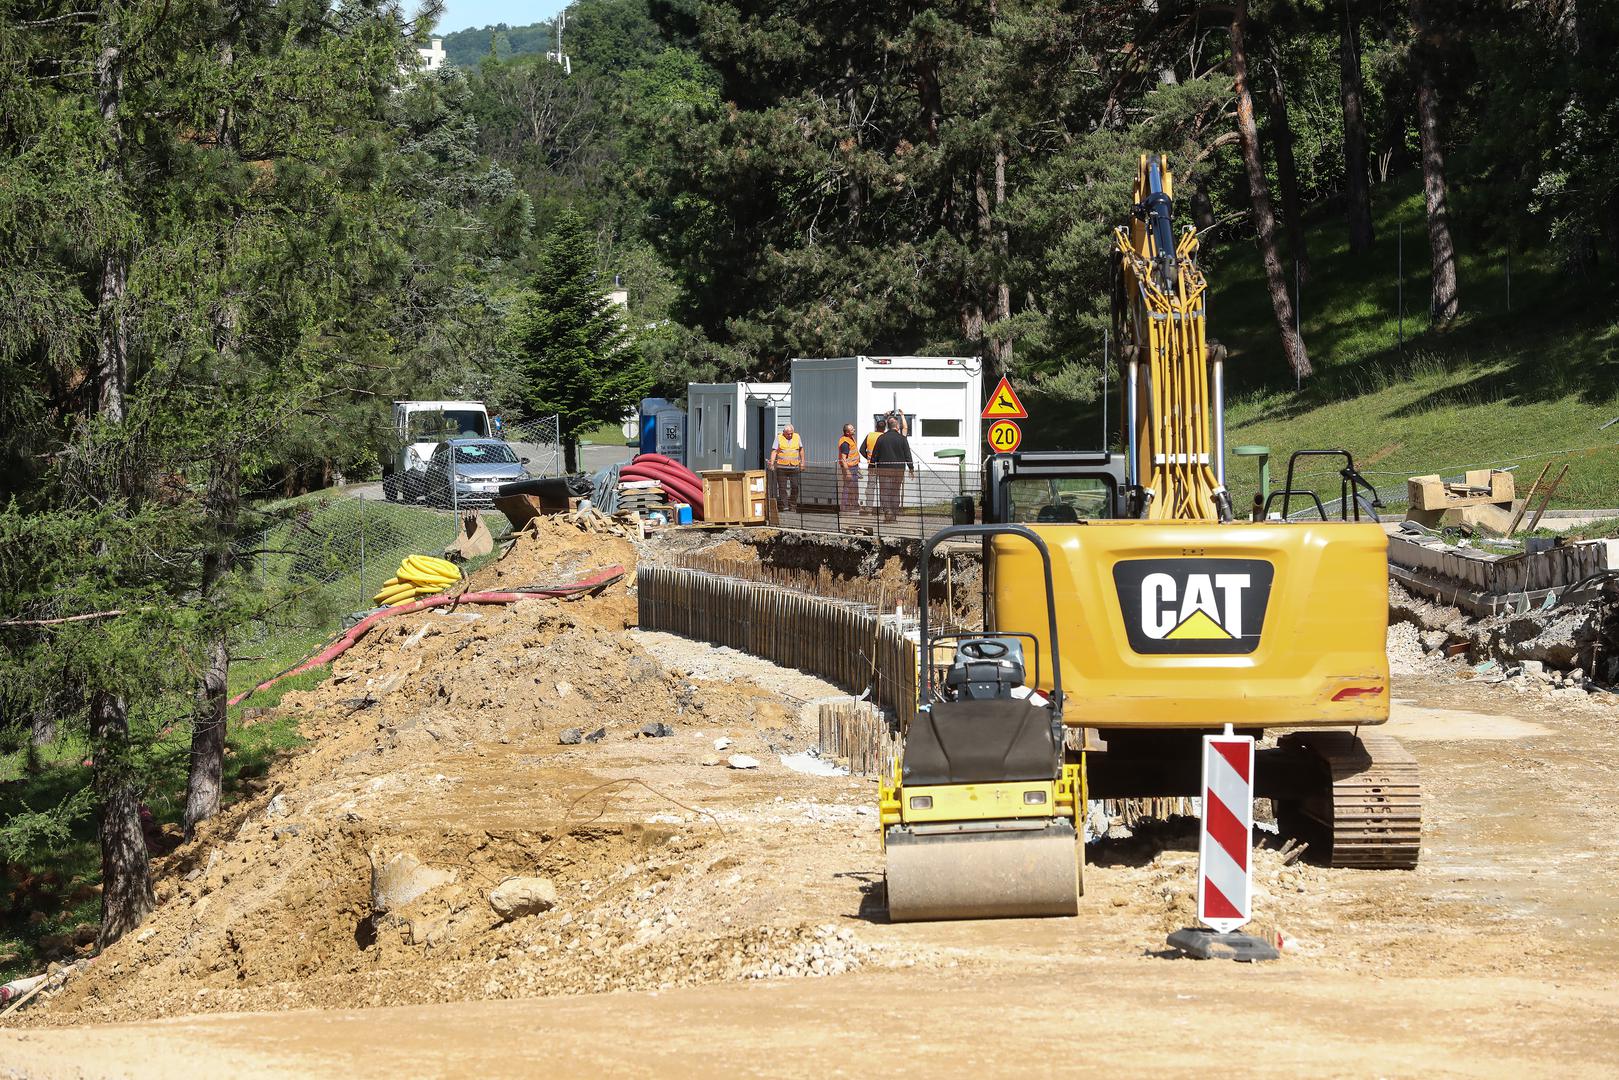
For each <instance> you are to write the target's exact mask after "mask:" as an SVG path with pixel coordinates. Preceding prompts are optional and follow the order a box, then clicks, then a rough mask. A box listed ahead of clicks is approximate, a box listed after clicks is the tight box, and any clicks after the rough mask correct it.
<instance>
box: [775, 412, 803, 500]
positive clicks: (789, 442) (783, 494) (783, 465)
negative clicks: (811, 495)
mask: <svg viewBox="0 0 1619 1080" xmlns="http://www.w3.org/2000/svg"><path fill="white" fill-rule="evenodd" d="M770 467H771V468H772V469H774V470H775V471H776V506H777V507H778V508H779V509H781V510H796V509H798V483H799V479H800V478H801V477H802V476H803V475H804V442H803V440H802V439H800V438H799V437H798V432H796V431H794V430H793V425H791V424H788V425H787V426H786V427H784V428H782V429H781V434H780V435H777V436H776V445H775V446H773V447H771V448H770Z"/></svg>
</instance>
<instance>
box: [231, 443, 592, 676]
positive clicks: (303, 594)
mask: <svg viewBox="0 0 1619 1080" xmlns="http://www.w3.org/2000/svg"><path fill="white" fill-rule="evenodd" d="M492 419H493V418H492ZM491 427H492V428H493V430H492V432H491V434H492V435H494V436H495V437H496V438H498V439H500V441H502V442H504V443H505V444H506V450H508V451H509V454H508V453H503V452H501V451H500V450H499V449H498V448H492V449H491V450H490V451H489V452H488V453H484V454H480V455H476V456H463V455H458V460H457V462H456V469H455V472H454V474H453V475H452V473H451V470H450V460H449V455H448V453H447V452H446V453H438V452H435V455H434V456H433V458H431V459H430V460H429V461H428V463H427V464H428V467H427V469H425V470H422V471H421V472H420V473H419V474H410V476H409V481H410V482H407V483H397V484H390V485H387V486H386V487H385V486H384V485H383V484H380V483H376V482H370V483H361V484H355V485H350V486H347V487H344V488H341V489H332V490H329V491H320V492H314V493H311V494H309V495H304V496H300V497H298V498H295V499H289V500H286V501H284V502H281V503H276V504H271V505H268V506H265V507H262V508H261V511H262V513H264V514H265V515H266V516H267V517H268V518H269V520H270V522H271V523H270V524H269V525H268V527H266V528H264V529H263V530H261V531H259V532H257V533H256V534H255V535H253V536H252V537H251V538H249V539H248V540H247V541H246V542H244V543H243V544H241V545H239V547H238V552H237V555H238V558H239V560H240V561H241V563H242V565H243V566H244V567H246V571H245V575H244V577H245V582H246V584H247V587H248V589H249V591H250V592H251V593H252V594H254V595H256V596H258V597H262V598H263V602H262V607H261V608H260V613H259V614H257V616H256V617H254V618H251V619H249V620H248V621H246V622H244V623H243V624H241V625H240V626H239V627H238V628H237V631H236V633H235V634H234V635H233V639H232V655H233V658H234V663H235V669H236V672H237V674H236V675H234V676H233V680H232V681H233V683H236V684H241V685H251V684H252V682H255V681H257V679H258V678H259V677H260V676H262V675H265V674H274V673H275V672H276V671H279V670H280V669H281V668H282V667H285V666H289V665H290V664H291V662H292V661H295V660H297V659H298V658H300V657H302V656H303V655H305V654H307V653H309V652H311V651H313V650H314V649H315V648H317V647H318V646H319V645H321V644H322V643H324V642H325V641H327V640H328V639H330V638H331V637H332V635H333V634H335V633H337V632H338V631H339V630H341V629H342V628H343V626H344V625H345V623H346V622H347V621H348V620H350V619H351V618H352V616H354V615H355V614H356V613H359V612H365V611H370V610H372V609H374V608H375V607H376V606H377V605H376V603H375V602H374V600H373V599H372V598H373V597H374V596H375V595H376V594H377V593H378V591H379V590H380V589H381V587H382V583H383V582H384V581H386V580H388V578H390V577H393V576H394V575H395V574H396V573H397V571H398V569H399V564H400V563H401V562H402V561H403V560H404V559H405V558H406V557H407V556H410V555H442V554H444V552H445V549H446V548H448V547H449V546H450V545H451V544H452V543H454V542H455V541H456V540H457V539H458V537H459V536H460V535H461V533H462V530H463V529H465V528H466V527H467V525H468V524H469V523H470V522H469V520H468V515H469V514H475V515H477V516H478V517H481V518H482V519H483V522H484V524H485V526H486V527H487V528H488V529H489V531H490V533H491V534H493V535H495V536H497V537H498V536H500V535H501V534H503V533H504V532H505V531H506V529H507V522H506V519H505V517H504V515H502V514H500V513H497V512H496V511H495V510H494V509H493V502H494V498H495V495H496V493H497V491H498V488H499V487H500V485H501V484H504V483H510V482H512V481H514V480H519V479H522V478H523V477H524V476H527V477H539V476H554V475H557V474H559V473H560V472H561V471H562V461H563V457H562V447H561V445H560V442H559V439H558V422H557V418H556V417H555V416H548V417H542V418H540V419H538V420H530V421H512V422H497V423H492V424H491ZM496 457H498V458H502V459H505V458H508V457H509V458H510V460H509V461H502V462H494V463H491V461H490V459H491V458H496ZM491 464H497V465H498V464H504V465H505V466H506V467H507V468H506V469H504V470H498V469H496V470H492V469H491ZM491 471H496V472H502V473H503V474H504V473H509V474H510V475H502V476H501V477H499V478H492V477H491V476H489V475H488V474H489V473H490V472H491Z"/></svg>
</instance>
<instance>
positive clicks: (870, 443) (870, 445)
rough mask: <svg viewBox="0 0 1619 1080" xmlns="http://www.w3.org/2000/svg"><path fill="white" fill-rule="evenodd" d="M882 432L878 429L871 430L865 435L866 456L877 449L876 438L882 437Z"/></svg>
mask: <svg viewBox="0 0 1619 1080" xmlns="http://www.w3.org/2000/svg"><path fill="white" fill-rule="evenodd" d="M882 434H883V433H882V432H880V431H873V432H872V433H871V434H869V435H867V436H866V447H865V450H866V456H867V457H868V458H869V457H870V456H871V452H872V451H873V450H875V449H877V440H878V439H879V438H881V437H882Z"/></svg>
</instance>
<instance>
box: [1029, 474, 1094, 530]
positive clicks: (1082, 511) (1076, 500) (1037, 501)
mask: <svg viewBox="0 0 1619 1080" xmlns="http://www.w3.org/2000/svg"><path fill="white" fill-rule="evenodd" d="M1010 495H1011V520H1013V521H1020V522H1026V523H1033V524H1039V523H1046V524H1050V523H1054V522H1055V523H1061V522H1065V521H1085V520H1088V519H1092V518H1105V517H1107V516H1108V503H1109V502H1110V499H1109V497H1108V495H1109V492H1108V484H1107V481H1106V480H1101V479H1098V478H1097V477H1094V476H1086V477H1075V478H1071V479H1039V480H1036V479H1032V478H1022V479H1014V480H1013V481H1012V485H1011V491H1010Z"/></svg>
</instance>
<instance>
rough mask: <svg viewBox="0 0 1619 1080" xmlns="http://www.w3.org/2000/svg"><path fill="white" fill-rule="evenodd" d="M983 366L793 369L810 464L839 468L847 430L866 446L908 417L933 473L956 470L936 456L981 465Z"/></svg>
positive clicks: (868, 363) (810, 362) (843, 362)
mask: <svg viewBox="0 0 1619 1080" xmlns="http://www.w3.org/2000/svg"><path fill="white" fill-rule="evenodd" d="M982 366H983V365H982V361H981V360H980V359H979V358H978V357H976V356H972V357H964V356H841V357H837V358H835V359H801V360H794V361H793V372H792V374H793V383H792V387H793V423H794V425H795V426H796V427H797V428H798V433H799V435H800V436H802V438H803V440H804V449H805V450H806V451H807V452H808V457H809V460H810V462H812V463H821V464H829V463H833V462H835V461H836V460H837V446H838V437H839V436H840V435H841V434H842V433H843V425H844V424H853V425H854V426H855V435H856V437H857V438H859V439H861V440H864V439H865V437H866V433H867V432H869V431H871V430H872V427H873V425H875V424H876V423H877V421H878V420H879V419H880V418H882V417H883V416H884V415H886V414H887V413H889V412H894V411H899V412H902V413H904V414H905V417H906V420H907V422H908V424H909V426H910V436H911V455H912V457H913V458H915V460H916V463H917V464H918V465H923V466H927V467H928V468H929V469H931V470H936V469H939V468H941V467H944V468H947V469H948V471H949V473H950V475H951V478H952V480H953V479H954V476H955V472H956V470H955V462H953V461H952V462H949V463H948V465H946V464H945V463H942V462H940V461H939V460H938V459H937V458H935V457H934V453H935V452H936V451H939V450H963V451H965V452H966V455H967V456H966V464H967V465H968V466H969V467H977V465H978V464H979V462H980V461H981V460H982V459H983V434H982V425H981V423H980V421H979V419H978V414H979V413H980V412H981V411H982V410H983V407H984V405H983V387H982V385H981V382H980V371H981V369H982Z"/></svg>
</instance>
